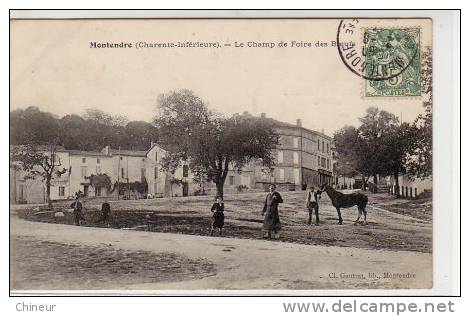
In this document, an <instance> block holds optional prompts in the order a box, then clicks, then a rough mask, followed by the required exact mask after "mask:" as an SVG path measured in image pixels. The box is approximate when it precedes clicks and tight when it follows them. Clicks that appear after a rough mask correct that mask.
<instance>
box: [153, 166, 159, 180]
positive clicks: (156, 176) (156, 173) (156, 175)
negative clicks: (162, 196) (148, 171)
mask: <svg viewBox="0 0 470 316" xmlns="http://www.w3.org/2000/svg"><path fill="white" fill-rule="evenodd" d="M154 172H155V179H157V178H158V167H155V170H154Z"/></svg>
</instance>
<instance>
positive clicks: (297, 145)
mask: <svg viewBox="0 0 470 316" xmlns="http://www.w3.org/2000/svg"><path fill="white" fill-rule="evenodd" d="M294 148H299V138H298V137H294Z"/></svg>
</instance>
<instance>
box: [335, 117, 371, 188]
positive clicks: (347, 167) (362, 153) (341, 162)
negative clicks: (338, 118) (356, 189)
mask: <svg viewBox="0 0 470 316" xmlns="http://www.w3.org/2000/svg"><path fill="white" fill-rule="evenodd" d="M333 139H334V143H335V147H336V152H337V153H338V155H337V161H336V164H335V165H336V166H335V169H336V172H337V173H338V174H341V175H343V176H347V177H354V176H356V175H360V176H361V177H362V185H363V189H365V184H366V182H367V181H368V179H369V177H370V176H371V175H373V174H374V172H375V170H374V169H373V166H372V165H371V164H369V163H368V160H369V159H370V152H369V150H370V148H367V145H368V143H367V142H365V141H364V140H363V139H362V138H361V137H360V134H359V130H358V129H356V128H354V127H353V126H345V127H343V128H342V129H340V130H339V131H337V132H335V134H334V136H333Z"/></svg>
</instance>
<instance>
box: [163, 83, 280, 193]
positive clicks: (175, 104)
mask: <svg viewBox="0 0 470 316" xmlns="http://www.w3.org/2000/svg"><path fill="white" fill-rule="evenodd" d="M158 109H159V115H158V116H157V117H156V118H155V120H154V123H155V126H156V127H157V129H158V135H159V138H158V142H159V144H160V145H161V146H162V147H163V148H164V149H165V150H166V151H167V155H166V157H164V159H163V161H162V164H163V168H164V169H165V170H168V171H170V172H172V173H173V172H174V170H176V168H178V167H179V166H180V165H181V163H182V162H184V161H185V162H187V163H188V164H189V167H190V169H191V170H198V172H199V175H201V174H203V175H204V177H205V178H206V179H208V180H209V181H212V182H214V183H215V185H216V188H217V194H218V195H219V196H221V197H223V189H224V184H225V179H226V177H227V173H228V171H229V170H230V169H231V168H233V169H235V170H237V171H241V169H242V168H243V167H244V166H245V165H246V164H247V163H249V162H250V161H252V160H259V161H261V163H262V164H263V165H265V166H270V165H272V164H273V163H274V158H273V156H272V150H273V149H274V148H275V147H276V145H277V144H278V141H279V136H278V135H277V134H276V133H275V132H274V129H273V127H272V125H270V123H268V121H267V120H263V119H260V118H254V117H231V118H224V117H222V116H220V115H218V114H216V113H214V112H212V111H210V110H209V109H208V108H207V106H206V105H205V103H204V102H203V101H202V100H201V99H200V98H199V97H198V96H196V95H195V94H194V93H193V92H192V91H190V90H180V91H176V92H170V93H168V94H164V95H160V97H159V99H158Z"/></svg>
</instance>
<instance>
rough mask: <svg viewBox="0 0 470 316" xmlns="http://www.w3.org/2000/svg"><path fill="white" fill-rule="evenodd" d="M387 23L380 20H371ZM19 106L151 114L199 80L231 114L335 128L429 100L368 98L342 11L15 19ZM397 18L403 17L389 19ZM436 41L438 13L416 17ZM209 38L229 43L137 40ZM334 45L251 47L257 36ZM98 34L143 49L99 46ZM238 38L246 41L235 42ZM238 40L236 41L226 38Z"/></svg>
mask: <svg viewBox="0 0 470 316" xmlns="http://www.w3.org/2000/svg"><path fill="white" fill-rule="evenodd" d="M367 22H368V23H380V21H375V22H374V21H367ZM11 23H12V24H11V51H10V52H11V60H10V62H11V64H10V66H11V69H10V71H11V76H10V89H11V99H10V109H11V110H13V109H17V108H25V107H27V106H37V107H39V108H40V109H41V110H43V111H48V112H52V113H54V114H56V115H58V116H63V115H66V114H71V113H76V114H83V112H84V110H85V109H87V108H97V109H100V110H103V111H105V112H108V113H111V114H116V115H124V116H127V117H128V118H129V119H130V120H144V121H151V119H152V118H153V116H154V115H155V114H156V105H157V98H158V96H159V95H160V94H162V93H167V92H169V91H172V90H179V89H190V90H193V91H194V92H195V93H196V94H197V95H198V96H200V97H201V98H202V99H203V100H205V101H206V102H207V104H208V106H209V107H210V108H211V109H213V110H216V111H217V112H220V113H222V114H224V115H227V116H231V115H233V114H234V113H242V112H244V111H248V112H249V113H251V114H253V115H260V113H266V115H267V116H268V117H272V118H274V119H277V120H281V121H285V122H289V123H293V124H295V122H296V119H298V118H300V119H302V124H303V126H304V127H306V128H309V129H313V130H317V131H322V130H324V132H325V133H326V134H328V135H332V134H333V133H334V131H336V130H338V129H340V128H341V127H343V126H344V125H354V126H357V125H358V124H359V121H358V118H359V117H361V116H364V114H365V110H366V109H367V108H368V107H371V106H376V107H379V108H380V109H383V110H386V111H389V112H392V113H394V114H396V115H397V116H398V117H401V118H402V119H403V121H412V120H414V118H415V117H416V116H417V115H418V114H419V113H421V112H422V111H423V108H422V99H421V98H419V97H417V98H416V97H415V98H380V99H378V98H366V97H364V96H363V93H362V90H363V87H364V84H365V80H364V79H362V78H360V77H358V76H357V75H355V74H354V73H352V72H351V71H350V70H349V69H348V68H347V67H346V66H345V65H344V64H343V63H342V61H341V58H340V56H339V55H338V51H337V49H336V48H335V47H332V46H331V45H330V44H329V43H331V41H334V39H335V38H336V32H337V27H338V23H339V20H335V19H324V20H209V21H207V20H171V19H169V20H138V21H136V20H69V21H64V20H56V21H54V20H41V21H32V20H16V21H12V22H11ZM387 23H397V22H393V21H392V22H387ZM406 23H407V25H409V24H412V25H419V26H420V27H421V29H422V33H423V36H422V45H430V41H431V40H430V36H431V35H430V34H431V30H430V25H428V24H427V23H429V21H422V20H419V21H417V20H408V21H406ZM177 41H181V42H186V41H201V42H202V41H204V42H219V43H222V47H220V48H147V49H135V44H136V43H137V42H147V43H155V42H158V43H167V42H177ZM280 41H284V42H286V43H287V44H288V45H290V44H291V41H296V42H302V41H303V42H310V43H315V42H317V41H318V42H325V43H327V44H328V46H327V47H322V48H320V47H309V48H290V47H289V48H277V47H276V48H262V47H246V45H248V43H249V42H254V43H261V42H263V43H264V42H267V43H271V42H272V43H275V44H276V45H277V44H278V43H279V42H280ZM90 42H97V43H106V42H109V43H121V42H125V43H132V44H133V46H134V47H133V48H131V49H123V48H90ZM235 42H238V43H244V44H245V47H235ZM224 43H230V44H231V46H223V44H224Z"/></svg>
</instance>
